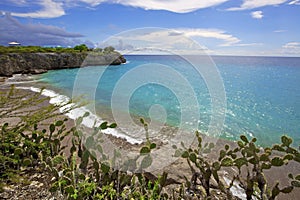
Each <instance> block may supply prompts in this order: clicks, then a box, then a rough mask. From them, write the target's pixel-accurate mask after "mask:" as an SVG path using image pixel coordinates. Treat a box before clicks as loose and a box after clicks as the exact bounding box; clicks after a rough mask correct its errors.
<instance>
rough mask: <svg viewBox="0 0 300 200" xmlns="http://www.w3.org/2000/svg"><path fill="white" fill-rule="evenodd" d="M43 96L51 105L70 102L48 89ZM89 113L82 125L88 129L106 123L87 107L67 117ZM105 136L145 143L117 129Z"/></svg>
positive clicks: (66, 107)
mask: <svg viewBox="0 0 300 200" xmlns="http://www.w3.org/2000/svg"><path fill="white" fill-rule="evenodd" d="M17 88H18V89H24V90H31V91H33V92H40V91H41V89H40V88H36V87H17ZM42 95H43V96H47V97H50V101H49V103H51V104H55V105H64V104H66V103H67V102H69V101H70V98H69V97H67V96H65V95H61V94H57V93H56V92H54V91H52V90H48V89H43V91H42ZM71 106H75V104H74V103H71V104H67V105H65V106H62V107H61V108H60V112H64V111H65V110H66V109H68V108H69V107H71ZM86 112H89V113H90V115H89V116H88V117H85V118H84V119H83V121H82V124H83V125H84V126H86V127H88V128H92V127H94V126H99V125H100V124H101V123H102V122H104V121H103V120H102V119H101V118H100V117H98V116H97V115H95V114H93V113H92V112H91V111H90V110H88V109H87V108H86V107H84V106H83V107H79V108H75V109H73V110H71V111H69V112H67V113H66V116H67V117H69V118H70V119H77V118H78V117H80V116H83V115H84V113H86ZM102 132H103V133H105V134H109V135H113V136H115V137H117V138H122V139H125V140H126V141H127V142H129V143H131V144H141V143H142V142H143V141H142V140H141V139H136V138H133V137H130V136H128V135H125V134H124V133H122V132H121V131H120V130H119V129H117V128H115V129H112V128H108V129H105V130H103V131H102Z"/></svg>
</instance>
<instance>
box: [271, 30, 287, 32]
mask: <svg viewBox="0 0 300 200" xmlns="http://www.w3.org/2000/svg"><path fill="white" fill-rule="evenodd" d="M273 32H274V33H284V32H287V30H275V31H273Z"/></svg>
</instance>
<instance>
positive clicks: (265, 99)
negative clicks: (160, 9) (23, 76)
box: [42, 55, 300, 145]
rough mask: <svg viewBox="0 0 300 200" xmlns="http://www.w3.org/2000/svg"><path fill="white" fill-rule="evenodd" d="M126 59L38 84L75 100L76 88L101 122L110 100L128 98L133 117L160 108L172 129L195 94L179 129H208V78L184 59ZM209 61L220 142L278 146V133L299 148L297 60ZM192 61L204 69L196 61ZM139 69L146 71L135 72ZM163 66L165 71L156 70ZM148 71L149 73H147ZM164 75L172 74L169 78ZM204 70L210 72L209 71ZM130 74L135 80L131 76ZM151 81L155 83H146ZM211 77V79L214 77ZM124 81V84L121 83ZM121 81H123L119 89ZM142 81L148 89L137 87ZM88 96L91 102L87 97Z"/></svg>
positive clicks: (67, 71)
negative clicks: (217, 93) (220, 118)
mask: <svg viewBox="0 0 300 200" xmlns="http://www.w3.org/2000/svg"><path fill="white" fill-rule="evenodd" d="M125 57H126V59H127V61H128V63H127V64H124V65H120V66H109V67H107V68H105V67H104V66H93V67H85V68H80V69H65V70H55V71H49V72H48V73H46V74H43V75H42V80H43V81H44V82H46V83H48V84H50V85H51V86H52V87H54V88H56V89H57V90H58V91H59V92H62V93H64V94H65V95H67V96H72V95H73V96H74V95H75V96H78V95H79V94H78V93H76V94H74V91H73V87H74V85H76V87H77V88H79V90H80V92H79V93H80V94H84V95H85V98H87V99H89V100H91V101H92V102H95V105H96V109H99V110H97V113H98V115H100V117H101V112H102V111H103V110H101V108H103V107H106V108H110V107H111V99H112V96H113V95H115V96H114V97H116V99H118V98H119V99H122V98H128V96H129V97H130V98H129V99H128V101H129V110H130V113H131V114H132V115H134V116H141V117H149V114H148V113H149V109H150V108H151V106H153V105H156V104H159V105H161V106H162V107H163V108H164V109H165V111H166V114H167V120H166V122H167V124H169V125H171V126H179V124H180V122H181V120H182V111H185V113H186V112H188V113H189V112H192V111H193V110H195V109H196V108H197V107H196V105H194V104H193V103H191V102H189V101H191V98H190V97H191V96H193V95H194V93H195V94H196V98H197V101H198V103H199V107H198V108H197V110H199V113H200V118H198V119H196V118H193V117H192V118H190V119H191V120H190V121H186V122H184V124H186V125H187V129H188V126H190V125H191V124H197V126H198V128H199V130H200V131H201V132H206V131H207V130H208V124H209V122H210V120H211V117H212V98H211V95H210V92H209V89H208V88H209V86H208V85H207V81H206V78H207V77H206V78H205V77H201V75H199V74H198V73H197V71H195V69H193V67H192V66H191V65H190V64H189V63H188V62H187V61H186V60H184V59H182V58H180V57H176V56H149V55H148V56H141V55H139V56H133V55H128V56H125ZM212 60H213V62H214V63H215V65H216V67H217V70H218V72H219V73H220V75H221V78H222V82H223V84H224V89H225V94H226V104H227V110H226V118H225V123H224V125H223V131H222V133H221V137H222V138H227V139H231V140H236V139H237V138H238V136H239V135H240V134H246V135H248V136H254V137H257V138H258V139H259V141H260V144H262V145H269V144H272V143H275V142H278V141H279V140H280V136H281V135H282V134H287V135H289V136H291V137H293V138H294V142H295V144H296V145H299V144H300V88H299V86H300V58H286V57H233V56H213V57H212ZM197 62H198V64H199V65H207V64H206V62H204V61H202V59H201V58H199V59H197ZM141 66H142V67H144V68H147V69H149V70H144V72H140V71H138V70H136V71H135V69H137V68H138V67H141ZM163 66H167V67H170V68H169V69H167V70H159V67H162V68H163ZM206 67H207V66H206ZM152 68H153V70H155V71H153V73H154V72H155V73H154V74H152V73H151V72H150V73H149V71H151V70H152ZM162 68H161V69H162ZM168 70H171V71H170V73H169V72H168ZM205 70H207V71H209V70H210V68H209V66H208V68H206V69H205ZM173 71H176V72H177V73H178V74H180V75H181V76H182V78H183V79H185V80H187V81H188V83H189V84H190V87H191V88H192V89H193V91H194V93H191V92H190V90H188V89H187V88H186V85H184V81H180V80H181V79H178V78H176V76H175V75H174V74H173ZM134 72H136V73H135V74H134ZM130 74H134V76H133V77H130V76H129V75H130ZM153 76H159V78H158V79H155V80H154V81H152V82H151V81H149V79H151V78H153ZM211 76H212V77H210V78H213V76H214V74H212V75H211ZM124 77H125V78H126V77H129V79H127V80H126V79H124V80H123V78H124ZM98 79H100V80H99V81H98ZM75 80H76V81H75ZM120 80H123V82H122V84H121V85H118V81H120ZM172 80H174V83H172ZM74 81H75V84H74ZM143 81H144V82H145V83H148V84H141V83H143ZM160 82H163V83H166V84H165V85H164V84H159V83H160ZM95 84H96V86H95ZM134 85H137V86H138V87H136V88H135V90H134V92H132V93H130V94H128V93H127V91H126V87H127V88H130V87H132V86H134ZM173 86H174V87H175V88H176V91H177V90H178V91H177V93H176V92H174V91H175V90H174V88H172V87H173ZM116 87H120V88H123V91H124V92H123V93H120V92H116V93H114V94H113V91H114V90H115V91H116ZM94 88H96V91H94ZM124 88H125V89H124ZM93 94H95V98H92V97H93ZM118 95H119V96H118ZM180 97H184V98H183V99H181V98H180ZM186 105H188V106H186ZM118 108H119V107H118ZM119 109H123V108H121V107H120V108H119ZM108 110H109V109H108ZM105 112H109V111H107V110H105Z"/></svg>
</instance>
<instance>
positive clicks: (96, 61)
mask: <svg viewBox="0 0 300 200" xmlns="http://www.w3.org/2000/svg"><path fill="white" fill-rule="evenodd" d="M125 62H126V59H125V58H124V57H123V56H122V55H121V54H119V53H117V52H112V53H108V54H102V55H99V54H94V53H93V52H92V53H90V54H88V53H8V54H1V55H0V76H7V77H9V76H12V75H13V74H40V73H44V72H47V71H48V70H54V69H66V68H78V67H81V66H88V65H89V66H94V65H120V64H122V63H125Z"/></svg>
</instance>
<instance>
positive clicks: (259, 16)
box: [251, 10, 264, 19]
mask: <svg viewBox="0 0 300 200" xmlns="http://www.w3.org/2000/svg"><path fill="white" fill-rule="evenodd" d="M251 16H252V18H254V19H262V18H263V17H264V15H263V12H262V11H260V10H258V11H253V12H251Z"/></svg>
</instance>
